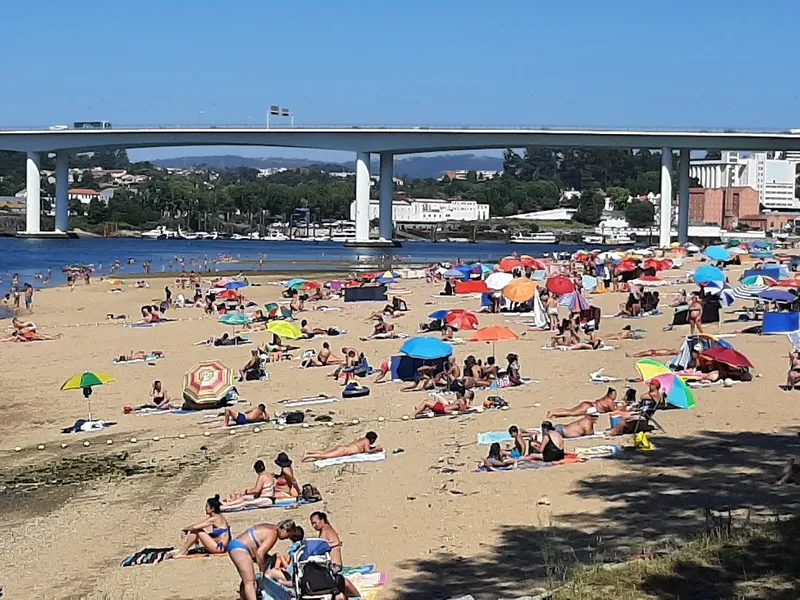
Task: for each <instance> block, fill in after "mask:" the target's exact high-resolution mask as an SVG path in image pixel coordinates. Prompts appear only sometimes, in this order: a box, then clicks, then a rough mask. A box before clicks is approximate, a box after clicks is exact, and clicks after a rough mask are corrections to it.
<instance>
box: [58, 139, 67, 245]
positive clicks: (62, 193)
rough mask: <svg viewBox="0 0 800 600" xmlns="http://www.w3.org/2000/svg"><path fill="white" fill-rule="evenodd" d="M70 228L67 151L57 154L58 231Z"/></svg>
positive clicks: (65, 230)
mask: <svg viewBox="0 0 800 600" xmlns="http://www.w3.org/2000/svg"><path fill="white" fill-rule="evenodd" d="M68 229H69V157H68V156H67V153H66V152H59V153H58V154H56V231H57V232H60V233H66V232H67V230H68Z"/></svg>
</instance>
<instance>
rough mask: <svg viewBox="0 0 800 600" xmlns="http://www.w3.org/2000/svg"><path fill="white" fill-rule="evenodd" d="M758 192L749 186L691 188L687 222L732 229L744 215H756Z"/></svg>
mask: <svg viewBox="0 0 800 600" xmlns="http://www.w3.org/2000/svg"><path fill="white" fill-rule="evenodd" d="M759 208H760V207H759V198H758V192H757V191H756V190H754V189H753V188H751V187H726V188H715V189H710V188H692V189H690V190H689V223H690V224H692V225H717V226H718V227H722V228H724V229H734V228H735V227H736V226H737V224H738V221H739V219H740V218H741V217H742V216H744V215H758V211H759Z"/></svg>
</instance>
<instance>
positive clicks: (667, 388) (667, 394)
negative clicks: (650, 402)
mask: <svg viewBox="0 0 800 600" xmlns="http://www.w3.org/2000/svg"><path fill="white" fill-rule="evenodd" d="M650 381H658V382H659V383H660V384H661V391H662V393H663V394H664V399H665V400H666V401H667V403H668V404H671V405H672V406H677V407H678V408H692V407H693V406H694V405H695V400H694V392H692V389H691V388H690V387H689V386H688V385H686V382H685V381H684V380H683V379H681V378H680V377H678V376H677V375H675V373H664V374H663V375H656V376H655V377H653V378H651V379H650Z"/></svg>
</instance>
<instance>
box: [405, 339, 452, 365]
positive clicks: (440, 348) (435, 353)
mask: <svg viewBox="0 0 800 600" xmlns="http://www.w3.org/2000/svg"><path fill="white" fill-rule="evenodd" d="M400 352H402V353H403V354H405V355H406V356H410V357H411V358H419V359H422V360H435V359H437V358H444V357H446V356H450V355H451V354H452V353H453V347H452V346H451V345H450V344H448V343H446V342H443V341H442V340H440V339H437V338H430V337H413V338H411V339H410V340H406V341H405V342H404V343H403V345H402V346H400Z"/></svg>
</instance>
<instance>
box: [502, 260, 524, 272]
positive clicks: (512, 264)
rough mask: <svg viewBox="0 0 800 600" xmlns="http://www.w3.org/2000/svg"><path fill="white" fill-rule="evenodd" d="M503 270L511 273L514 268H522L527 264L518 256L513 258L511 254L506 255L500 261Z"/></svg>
mask: <svg viewBox="0 0 800 600" xmlns="http://www.w3.org/2000/svg"><path fill="white" fill-rule="evenodd" d="M498 266H499V267H500V270H501V271H505V272H506V273H510V272H511V271H512V270H514V269H521V268H522V267H524V266H525V265H524V264H522V261H521V260H519V259H518V258H513V257H511V256H506V257H505V258H504V259H503V260H501V261H500V263H499V265H498Z"/></svg>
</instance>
